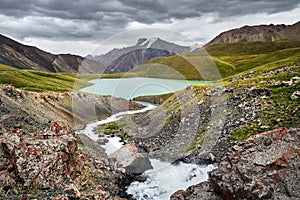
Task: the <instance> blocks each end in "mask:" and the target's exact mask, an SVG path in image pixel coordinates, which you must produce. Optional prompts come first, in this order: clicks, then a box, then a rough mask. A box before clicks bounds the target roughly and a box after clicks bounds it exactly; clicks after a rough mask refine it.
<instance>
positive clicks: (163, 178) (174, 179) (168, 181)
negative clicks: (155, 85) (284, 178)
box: [77, 104, 215, 200]
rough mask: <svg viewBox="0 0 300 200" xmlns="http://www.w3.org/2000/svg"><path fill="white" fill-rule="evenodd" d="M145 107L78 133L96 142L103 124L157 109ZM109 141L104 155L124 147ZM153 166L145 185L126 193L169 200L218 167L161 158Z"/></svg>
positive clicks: (118, 140)
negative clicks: (174, 163) (171, 161)
mask: <svg viewBox="0 0 300 200" xmlns="http://www.w3.org/2000/svg"><path fill="white" fill-rule="evenodd" d="M145 105H146V107H145V108H142V109H140V110H135V111H124V112H119V113H116V114H113V115H112V116H110V117H108V118H106V119H103V120H101V121H96V122H92V123H90V124H87V125H86V127H85V128H84V129H83V130H79V131H77V133H78V134H79V133H83V134H86V135H87V136H88V137H90V138H91V139H93V140H95V141H97V140H98V139H99V136H98V133H97V132H96V131H95V129H96V128H97V127H98V126H99V125H102V124H106V123H109V122H113V121H117V120H120V119H121V118H122V117H123V116H125V115H130V114H136V113H143V112H146V111H148V110H151V109H154V108H155V106H154V105H152V104H145ZM104 137H106V139H107V140H108V142H107V143H106V144H105V145H101V146H102V147H103V148H104V149H105V152H106V153H107V154H108V155H109V154H111V153H114V152H116V151H117V150H118V149H120V148H121V147H122V145H123V143H122V142H121V138H119V137H117V136H115V137H109V136H104ZM150 161H151V164H152V166H153V169H152V170H147V171H146V172H144V174H142V176H143V177H145V178H146V180H145V181H144V182H138V181H135V182H133V183H131V184H130V185H129V187H128V189H127V193H128V194H131V195H132V197H133V198H134V199H137V200H166V199H169V197H170V195H171V194H172V193H174V192H176V191H178V190H180V189H187V188H188V187H189V186H190V185H194V184H197V183H199V182H202V181H205V180H207V178H208V175H207V172H209V171H211V170H212V169H214V168H215V166H213V165H206V166H199V165H195V164H187V163H182V162H181V163H179V164H177V165H172V164H171V163H167V162H162V161H160V160H158V159H150Z"/></svg>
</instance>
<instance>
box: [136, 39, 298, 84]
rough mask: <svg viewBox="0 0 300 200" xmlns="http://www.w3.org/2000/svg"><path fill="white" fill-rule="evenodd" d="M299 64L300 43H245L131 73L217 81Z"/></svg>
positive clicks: (164, 61) (154, 62) (154, 61)
mask: <svg viewBox="0 0 300 200" xmlns="http://www.w3.org/2000/svg"><path fill="white" fill-rule="evenodd" d="M299 62H300V41H281V42H243V43H232V44H219V45H214V46H211V47H209V48H207V49H205V50H199V51H196V52H192V53H186V54H182V55H171V56H167V57H159V58H154V59H152V60H149V61H148V62H146V63H145V64H143V65H141V66H139V67H137V68H135V69H134V70H133V71H132V72H133V73H136V74H138V75H139V76H145V77H160V78H178V79H189V80H195V79H198V80H203V79H204V80H216V79H222V78H227V77H230V76H233V75H236V74H239V73H242V72H246V71H248V72H250V71H251V69H254V68H260V69H261V70H263V69H264V68H273V69H274V68H277V67H281V66H285V65H294V64H298V63H299ZM178 74H179V75H178Z"/></svg>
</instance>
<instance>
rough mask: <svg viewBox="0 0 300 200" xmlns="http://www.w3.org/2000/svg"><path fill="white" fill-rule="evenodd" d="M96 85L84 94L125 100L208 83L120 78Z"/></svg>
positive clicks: (99, 80) (85, 90)
mask: <svg viewBox="0 0 300 200" xmlns="http://www.w3.org/2000/svg"><path fill="white" fill-rule="evenodd" d="M90 83H93V84H94V85H92V86H89V87H86V88H83V89H82V90H81V91H82V92H89V93H93V94H101V95H112V96H115V97H122V98H125V99H132V98H134V97H138V96H148V95H159V94H167V93H171V92H176V91H178V90H182V89H184V88H186V87H187V86H189V85H195V84H203V83H206V81H188V80H174V79H159V78H142V77H139V78H118V79H95V80H92V81H90Z"/></svg>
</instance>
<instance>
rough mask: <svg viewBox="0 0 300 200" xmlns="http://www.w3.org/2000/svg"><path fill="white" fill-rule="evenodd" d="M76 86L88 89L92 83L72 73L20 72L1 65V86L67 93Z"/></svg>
mask: <svg viewBox="0 0 300 200" xmlns="http://www.w3.org/2000/svg"><path fill="white" fill-rule="evenodd" d="M75 81H76V86H78V87H87V86H89V85H90V83H88V82H85V81H83V80H79V79H77V77H76V75H74V74H70V73H50V72H41V71H38V70H19V69H16V68H14V67H10V66H7V65H3V64H0V84H11V85H13V86H15V87H17V88H22V89H26V90H31V91H38V92H46V91H56V92H65V91H72V90H73V89H74V83H75Z"/></svg>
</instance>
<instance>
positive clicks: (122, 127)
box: [98, 119, 131, 140]
mask: <svg viewBox="0 0 300 200" xmlns="http://www.w3.org/2000/svg"><path fill="white" fill-rule="evenodd" d="M130 127H131V126H130V122H128V121H126V120H123V119H121V120H118V121H114V122H109V123H107V124H103V125H101V126H100V127H99V128H98V131H99V132H100V133H103V134H105V135H118V136H120V137H121V138H122V139H123V140H127V139H128V138H129V136H128V132H129V131H130Z"/></svg>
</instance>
